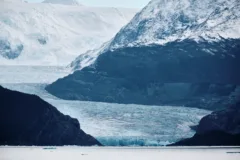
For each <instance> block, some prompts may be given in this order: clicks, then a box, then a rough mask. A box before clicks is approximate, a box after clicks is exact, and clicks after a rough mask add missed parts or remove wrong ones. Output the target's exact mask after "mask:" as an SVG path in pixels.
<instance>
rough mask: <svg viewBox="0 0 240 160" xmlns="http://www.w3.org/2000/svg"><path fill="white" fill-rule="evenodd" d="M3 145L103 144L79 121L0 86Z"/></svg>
mask: <svg viewBox="0 0 240 160" xmlns="http://www.w3.org/2000/svg"><path fill="white" fill-rule="evenodd" d="M0 130H1V132H0V145H15V146H16V145H24V146H32V145H34V146H35V145H36V146H62V145H80V146H93V145H101V144H100V143H99V142H98V141H97V140H96V139H94V138H93V137H92V136H90V135H87V134H86V133H84V131H82V130H81V129H80V124H79V122H78V120H77V119H74V118H71V117H70V116H66V115H63V114H62V113H60V112H59V111H58V110H57V109H56V108H55V107H53V106H51V105H50V104H48V103H47V102H45V101H43V100H41V99H40V98H39V97H37V96H35V95H28V94H23V93H20V92H15V91H10V90H7V89H4V88H2V87H1V86H0Z"/></svg>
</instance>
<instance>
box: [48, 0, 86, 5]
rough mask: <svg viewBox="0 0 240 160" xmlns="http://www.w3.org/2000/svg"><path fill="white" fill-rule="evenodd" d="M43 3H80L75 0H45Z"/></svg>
mask: <svg viewBox="0 0 240 160" xmlns="http://www.w3.org/2000/svg"><path fill="white" fill-rule="evenodd" d="M43 3H51V4H63V5H76V6H78V5H81V4H80V3H79V2H78V1H77V0H45V1H43Z"/></svg>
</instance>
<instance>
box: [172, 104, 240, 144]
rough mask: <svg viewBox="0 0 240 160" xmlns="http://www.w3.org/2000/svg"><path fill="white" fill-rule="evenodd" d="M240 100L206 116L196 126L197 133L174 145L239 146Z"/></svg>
mask: <svg viewBox="0 0 240 160" xmlns="http://www.w3.org/2000/svg"><path fill="white" fill-rule="evenodd" d="M239 145H240V102H238V103H237V104H235V105H232V106H231V107H229V108H227V109H225V110H222V111H217V112H213V113H212V114H210V115H208V116H206V117H204V118H203V119H202V120H201V121H200V123H199V125H198V126H197V128H196V134H195V135H194V136H193V137H192V138H189V139H185V140H182V141H180V142H177V143H175V144H173V146H239Z"/></svg>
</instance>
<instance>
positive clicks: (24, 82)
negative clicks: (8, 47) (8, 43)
mask: <svg viewBox="0 0 240 160" xmlns="http://www.w3.org/2000/svg"><path fill="white" fill-rule="evenodd" d="M0 70H1V71H3V72H0V85H2V86H3V87H6V88H8V89H11V90H16V91H20V92H24V93H29V94H35V95H38V96H40V97H41V98H42V99H43V100H45V101H47V102H49V103H50V104H52V105H54V106H55V107H56V108H57V109H58V110H59V111H60V112H62V113H64V114H67V115H70V116H72V117H74V118H77V119H78V120H79V121H80V122H81V124H80V125H81V128H82V129H83V130H84V131H86V132H87V133H89V134H91V135H93V136H94V137H96V138H97V139H98V140H99V141H100V142H101V143H102V144H104V145H106V146H164V145H167V144H170V143H174V142H176V141H178V140H180V139H183V138H188V137H191V136H192V135H193V134H194V133H195V132H194V131H193V130H191V129H190V127H191V126H194V125H196V124H198V122H199V120H200V119H201V118H202V117H203V116H205V115H207V114H209V113H211V111H208V110H203V109H197V108H187V107H182V106H176V107H175V106H154V105H152V106H144V105H134V104H129V105H125V104H116V103H114V104H112V103H98V102H83V101H68V100H61V99H59V98H56V97H54V96H52V95H50V94H49V93H48V92H46V90H45V89H44V88H45V86H46V85H47V84H49V83H51V82H52V81H54V80H56V79H58V78H60V77H62V76H64V75H65V74H66V72H65V70H64V69H62V68H60V67H53V66H51V67H43V66H0ZM20 73H21V74H20ZM31 75H32V76H31ZM3 77H4V79H2V78H3ZM44 77H45V78H46V77H47V79H48V80H47V79H46V80H44V79H45V78H44Z"/></svg>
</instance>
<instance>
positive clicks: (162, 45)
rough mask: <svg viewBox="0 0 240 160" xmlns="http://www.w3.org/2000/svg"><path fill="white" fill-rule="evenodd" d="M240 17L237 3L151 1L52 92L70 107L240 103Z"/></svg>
mask: <svg viewBox="0 0 240 160" xmlns="http://www.w3.org/2000/svg"><path fill="white" fill-rule="evenodd" d="M206 6H208V7H206ZM239 9H240V3H239V1H237V0H230V1H228V2H225V1H223V0H210V1H207V0H185V1H180V0H169V1H166V0H152V1H151V2H150V3H149V4H148V6H146V7H145V8H144V9H143V10H142V11H141V12H140V13H138V14H137V15H136V16H135V17H134V18H133V20H132V21H131V22H130V23H129V24H128V25H127V26H126V27H124V28H123V29H122V30H121V31H120V32H119V33H118V34H117V35H116V36H115V37H114V38H113V39H112V40H111V41H110V42H108V43H105V44H104V45H103V46H102V47H101V48H100V49H99V50H93V51H91V52H88V53H87V54H86V55H85V56H83V57H81V56H80V57H78V59H77V60H76V61H74V62H73V63H72V64H71V66H72V67H73V68H74V69H77V68H83V69H82V70H80V71H76V72H75V73H73V74H72V75H69V76H67V77H65V78H63V79H60V80H58V81H56V82H55V83H53V84H52V85H49V86H48V87H47V88H46V89H47V91H49V92H50V93H52V94H53V95H55V96H57V97H59V98H62V99H71V100H84V101H100V102H114V103H126V104H129V103H130V104H131V103H134V104H146V105H178V106H179V105H184V106H189V107H199V108H206V109H211V110H215V109H220V108H224V107H225V106H227V105H228V104H231V103H232V102H233V103H234V102H236V101H237V100H238V98H236V96H232V95H233V94H235V93H237V90H238V88H239V85H240V76H239V69H238V68H239V67H240V54H239V53H240V32H239V27H238V26H239V25H240V14H239V12H238V10H239ZM173 37H175V38H173ZM97 56H98V57H97ZM83 62H84V63H86V64H88V65H89V64H90V66H87V67H85V68H84V66H86V65H85V64H84V63H83Z"/></svg>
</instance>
